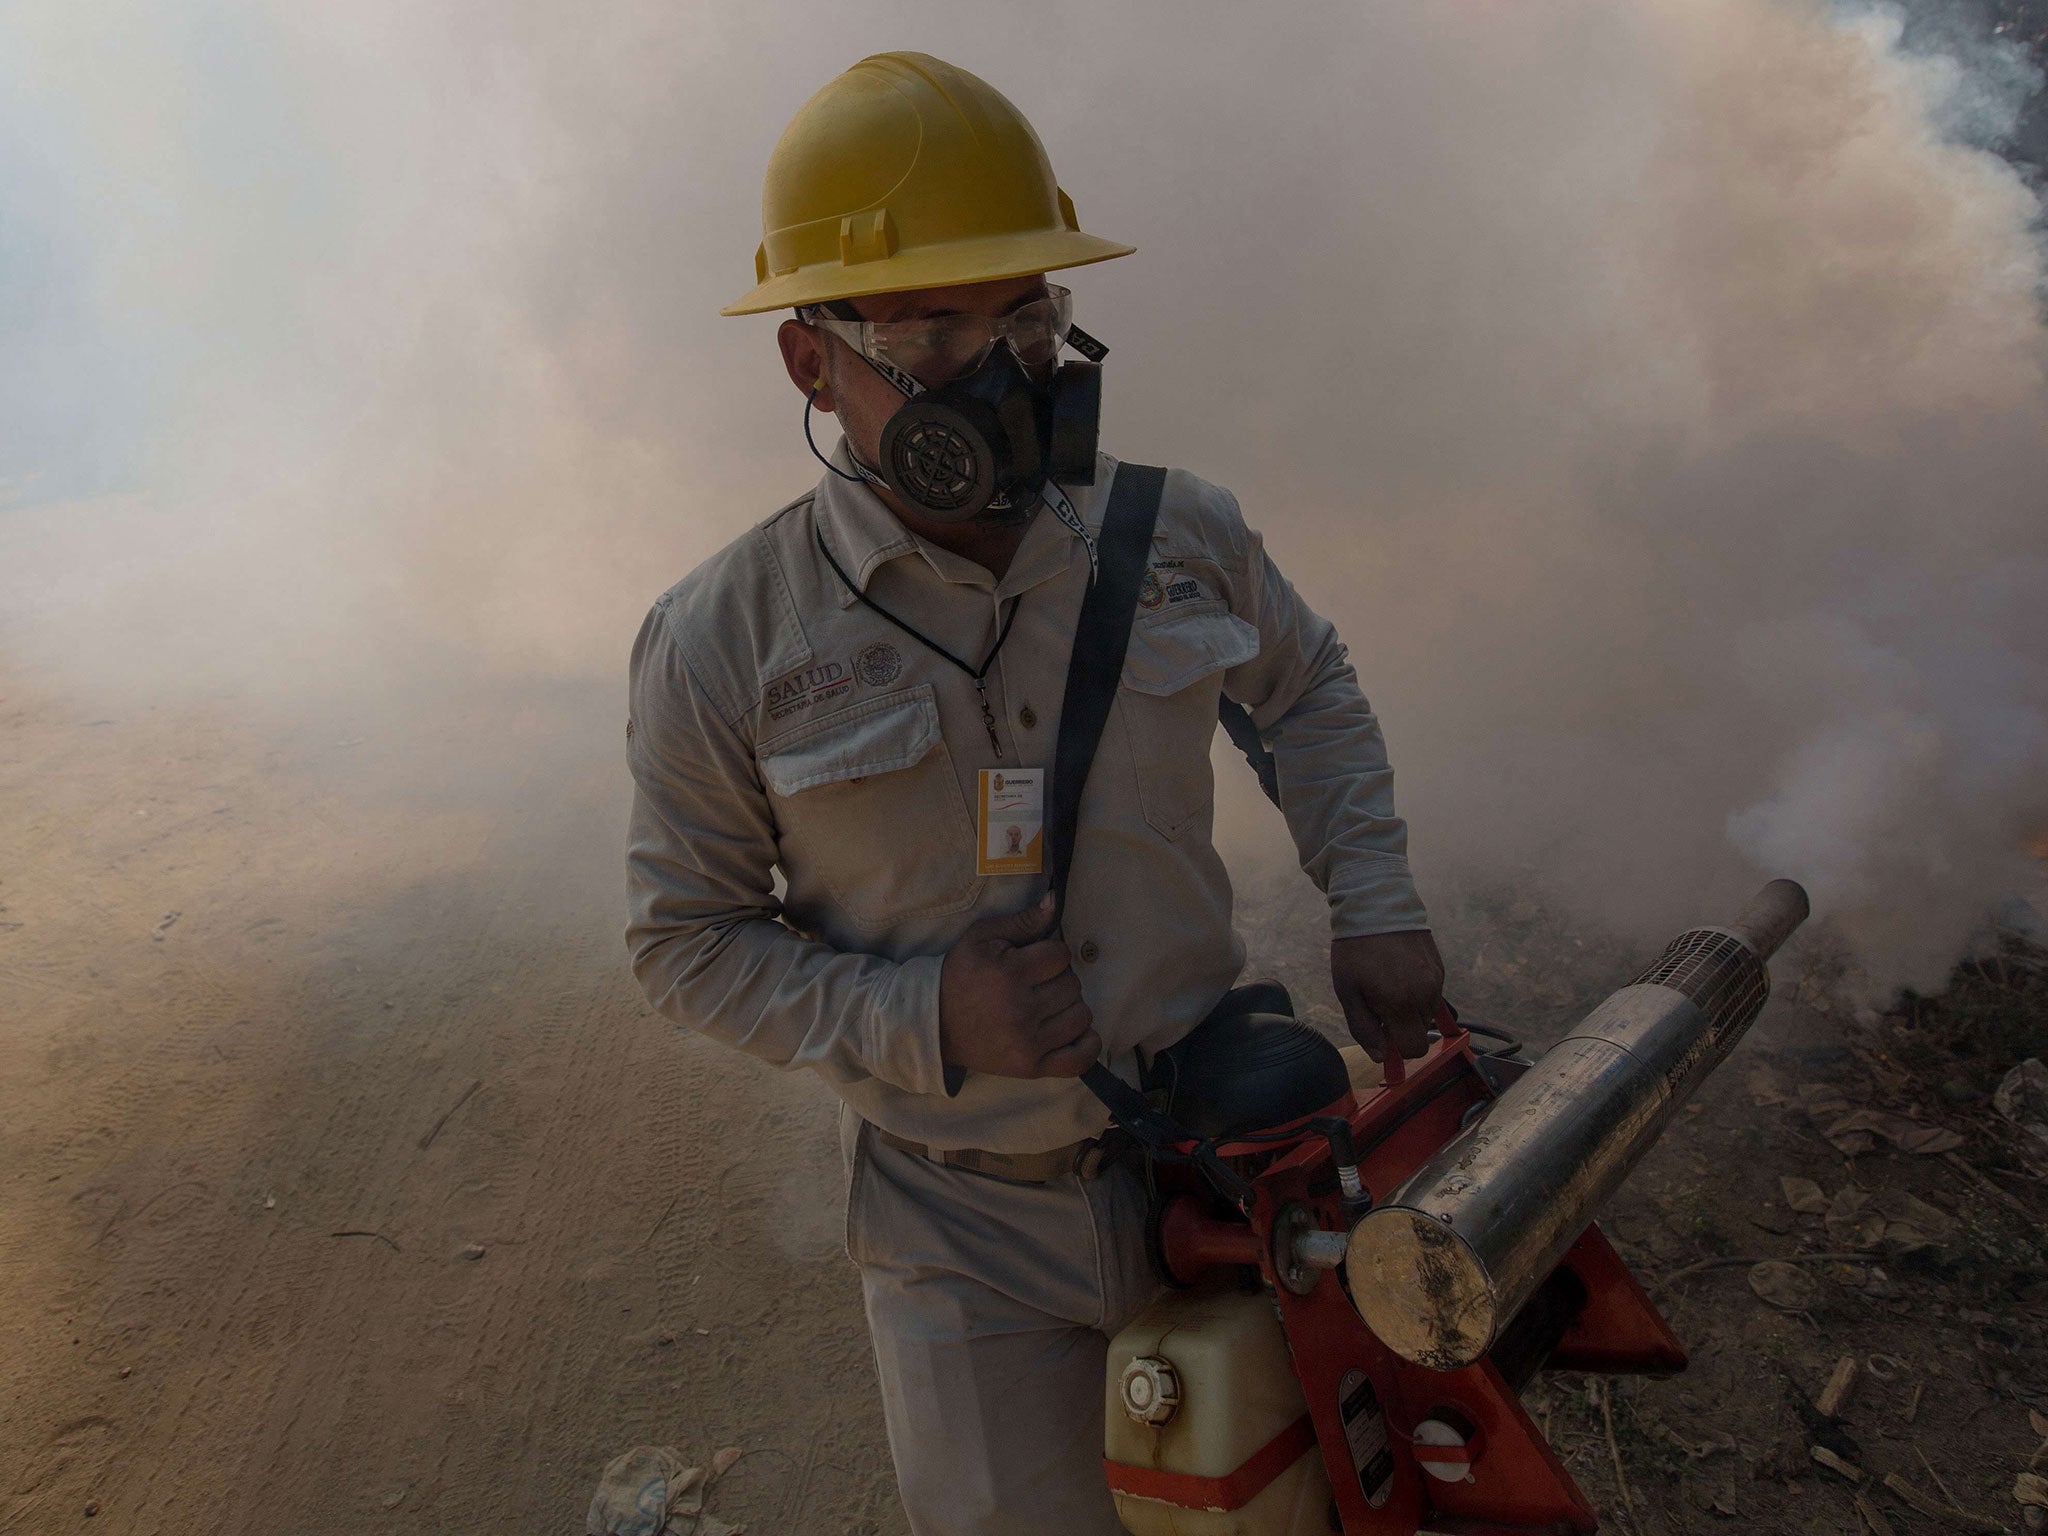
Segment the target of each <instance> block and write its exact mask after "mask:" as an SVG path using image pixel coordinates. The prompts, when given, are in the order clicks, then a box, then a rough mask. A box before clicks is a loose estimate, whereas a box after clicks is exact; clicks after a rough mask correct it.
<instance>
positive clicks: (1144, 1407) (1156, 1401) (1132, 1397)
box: [1117, 1355, 1180, 1427]
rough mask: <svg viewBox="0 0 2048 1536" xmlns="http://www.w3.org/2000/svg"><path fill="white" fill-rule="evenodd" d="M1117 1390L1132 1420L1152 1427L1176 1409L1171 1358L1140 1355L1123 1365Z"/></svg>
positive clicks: (1175, 1374)
mask: <svg viewBox="0 0 2048 1536" xmlns="http://www.w3.org/2000/svg"><path fill="white" fill-rule="evenodd" d="M1117 1393H1118V1396H1119V1397H1121V1398H1122V1399H1123V1405H1124V1412H1125V1413H1126V1414H1128V1415H1130V1418H1131V1420H1132V1422H1133V1423H1137V1424H1151V1425H1154V1426H1155V1427H1156V1426H1158V1425H1160V1424H1164V1423H1165V1422H1166V1421H1167V1420H1168V1419H1171V1418H1172V1417H1173V1416H1174V1414H1176V1413H1177V1412H1179V1411H1180V1372H1179V1371H1176V1370H1175V1369H1174V1368H1173V1362H1172V1361H1171V1360H1162V1359H1161V1358H1160V1357H1159V1356H1157V1355H1140V1356H1138V1357H1137V1358H1136V1359H1135V1360H1133V1361H1132V1362H1131V1363H1130V1364H1129V1365H1127V1366H1125V1367H1124V1374H1123V1379H1122V1380H1121V1381H1120V1382H1119V1383H1118V1384H1117Z"/></svg>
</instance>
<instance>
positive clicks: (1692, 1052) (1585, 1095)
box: [1344, 880, 1808, 1370]
mask: <svg viewBox="0 0 2048 1536" xmlns="http://www.w3.org/2000/svg"><path fill="white" fill-rule="evenodd" d="M1807 913H1808V903H1807V899H1806V892H1805V891H1804V890H1802V889H1801V888H1800V887H1799V885H1798V884H1796V883H1795V882H1793V881H1791V880H1773V881H1772V882H1771V883H1770V884H1769V885H1767V886H1765V887H1764V888H1763V889H1762V890H1761V891H1759V892H1758V893H1757V894H1756V896H1755V898H1754V899H1753V900H1751V902H1750V903H1749V905H1748V906H1747V907H1745V908H1744V909H1743V911H1742V915H1741V916H1740V917H1738V918H1737V919H1736V920H1735V921H1734V922H1733V923H1732V924H1730V925H1729V926H1728V927H1726V928H1695V929H1692V930H1690V931H1689V932H1686V933H1682V934H1680V935H1679V936H1678V937H1677V938H1675V939H1673V940H1672V941H1671V943H1670V944H1668V945H1667V946H1666V947H1665V950H1664V953H1663V954H1662V955H1660V956H1659V957H1658V958H1657V960H1656V962H1655V963H1654V964H1652V965H1651V966H1650V967H1649V968H1648V969H1647V970H1645V971H1644V972H1643V973H1642V975H1640V976H1639V977H1637V978H1636V980H1635V981H1634V982H1632V983H1631V984H1630V985H1628V986H1626V987H1623V988H1622V989H1621V990H1620V991H1618V992H1616V993H1615V994H1614V995H1613V996H1611V997H1609V998H1608V999H1607V1000H1606V1001H1605V1002H1603V1003H1601V1004H1600V1006H1599V1007H1597V1008H1595V1009H1594V1010H1593V1011H1592V1012H1591V1013H1590V1014H1588V1015H1587V1016H1586V1017H1585V1019H1584V1020H1582V1021H1581V1022H1580V1023H1579V1025H1578V1026H1577V1027H1576V1028H1575V1029H1573V1030H1572V1031H1571V1033H1569V1034H1568V1035H1566V1036H1565V1038H1564V1039H1562V1040H1560V1041H1559V1042H1558V1043H1557V1044H1556V1045H1554V1046H1552V1047H1551V1049H1550V1050H1549V1051H1548V1052H1546V1053H1545V1054H1544V1056H1543V1059H1542V1060H1541V1061H1539V1062H1537V1063H1536V1065H1535V1066H1533V1067H1531V1068H1530V1069H1529V1070H1528V1071H1527V1072H1524V1073H1523V1074H1522V1075H1521V1076H1520V1077H1519V1078H1517V1079H1516V1080H1515V1081H1514V1083H1512V1084H1511V1085H1510V1086H1509V1087H1508V1089H1507V1090H1506V1091H1505V1092H1504V1093H1503V1094H1502V1095H1501V1096H1500V1098H1499V1099H1497V1100H1496V1101H1495V1102H1494V1104H1493V1106H1492V1108H1491V1109H1489V1110H1488V1111H1487V1113H1486V1114H1485V1115H1483V1116H1482V1117H1481V1118H1480V1119H1479V1120H1478V1121H1477V1122H1476V1123H1475V1124H1473V1125H1472V1126H1470V1127H1469V1128H1468V1129H1466V1130H1464V1131H1462V1132H1460V1133H1459V1134H1458V1135H1456V1136H1454V1137H1452V1138H1451V1139H1450V1140H1449V1141H1447V1142H1446V1143H1444V1145H1443V1146H1442V1147H1440V1148H1438V1149H1437V1151H1436V1153H1435V1155H1433V1156H1432V1157H1430V1158H1429V1160H1428V1161H1427V1162H1425V1163H1424V1164H1423V1165H1422V1166H1421V1167H1420V1168H1418V1169H1417V1170H1416V1171H1415V1173H1414V1174H1413V1175H1411V1176H1410V1177H1409V1178H1408V1180H1407V1181H1406V1182H1405V1183H1403V1184H1402V1185H1401V1187H1400V1188H1399V1189H1397V1190H1395V1191H1394V1192H1393V1193H1392V1194H1391V1195H1389V1196H1388V1198H1387V1199H1386V1200H1384V1201H1383V1202H1381V1204H1380V1206H1379V1207H1378V1208H1377V1209H1376V1210H1374V1211H1372V1212H1371V1213H1370V1214H1368V1215H1367V1216H1365V1217H1364V1218H1363V1219H1362V1220H1361V1221H1360V1222H1359V1223H1358V1224H1357V1225H1356V1226H1355V1227H1353V1228H1352V1231H1351V1239H1350V1243H1349V1245H1348V1248H1347V1251H1346V1257H1345V1261H1344V1272H1345V1278H1346V1279H1347V1280H1348V1281H1349V1282H1350V1287H1351V1296H1352V1300H1353V1302H1354V1304H1355V1305H1356V1306H1357V1308H1358V1311H1359V1313H1360V1315H1361V1316H1363V1317H1364V1319H1365V1321H1366V1324H1367V1326H1368V1327H1370V1328H1371V1329H1372V1331H1373V1332H1374V1334H1376V1335H1377V1336H1378V1337H1379V1339H1380V1340H1381V1341H1382V1342H1383V1343H1385V1344H1386V1345H1387V1346H1388V1347H1389V1348H1390V1349H1392V1350H1393V1351H1394V1352H1395V1353H1396V1354H1398V1355H1400V1356H1401V1357H1402V1358H1404V1359H1406V1360H1411V1361H1413V1362H1415V1363H1416V1364H1418V1365H1424V1366H1429V1367H1432V1368H1434V1369H1438V1370H1454V1369H1457V1368H1460V1367H1463V1366H1467V1365H1470V1364H1472V1363H1473V1362H1474V1361H1476V1360H1478V1359H1480V1358H1481V1357H1482V1356H1484V1355H1485V1354H1486V1352H1487V1351H1488V1350H1489V1349H1490V1348H1492V1346H1493V1342H1494V1340H1495V1339H1496V1338H1498V1337H1499V1335H1500V1331H1501V1330H1502V1329H1503V1328H1504V1327H1506V1326H1507V1324H1508V1322H1509V1321H1510V1320H1511V1319H1512V1318H1513V1317H1514V1316H1515V1314H1516V1313H1517V1312H1518V1311H1520V1310H1521V1308H1522V1305H1523V1303H1525V1302H1526V1301H1527V1300H1528V1299H1529V1296H1530V1294H1531V1293H1532V1292H1533V1291H1534V1290H1535V1289H1536V1287H1537V1286H1538V1285H1539V1284H1541V1283H1542V1282H1543V1280H1544V1279H1545V1278H1546V1277H1547V1276H1548V1275H1549V1274H1550V1272H1551V1271H1552V1270H1553V1269H1554V1268H1555V1267H1556V1266H1557V1262H1558V1260H1559V1259H1560V1258H1561V1257H1562V1256H1563V1254H1564V1251H1565V1249H1566V1248H1568V1247H1570V1246H1571V1243H1572V1240H1573V1239H1574V1238H1576V1237H1577V1236H1578V1234H1579V1233H1580V1232H1581V1231H1582V1230H1583V1229H1584V1228H1585V1226H1586V1224H1587V1222H1588V1221H1590V1220H1591V1219H1592V1214H1593V1212H1594V1210H1595V1209H1596V1208H1597V1207H1598V1206H1599V1205H1600V1203H1601V1202H1602V1201H1604V1200H1605V1199H1606V1198H1607V1197H1608V1196H1609V1195H1610V1194H1612V1193H1613V1191H1614V1189H1615V1187H1616V1186H1617V1185H1618V1184H1620V1183H1621V1181H1622V1179H1623V1178H1625V1177H1626V1176H1627V1174H1628V1172H1629V1170H1630V1169H1631V1168H1633V1167H1634V1166H1635V1164H1636V1162H1637V1161H1638V1160H1639V1159H1640V1158H1641V1157H1642V1155H1643V1153H1644V1152H1645V1151H1647V1150H1648V1149H1649V1148H1650V1146H1651V1145H1652V1144H1653V1143H1655V1141H1656V1139H1657V1137H1658V1136H1659V1135H1660V1134H1661V1133H1662V1131H1663V1129H1664V1127H1665V1125H1666V1124H1668V1123H1669V1121H1670V1119H1671V1116H1672V1115H1673V1114H1674V1113H1676V1112H1677V1110H1678V1107H1679V1106H1680V1105H1681V1104H1683V1103H1684V1102H1685V1100H1686V1099H1687V1098H1688V1097H1690V1096H1691V1094H1692V1091H1693V1090H1694V1089H1695V1088H1697V1087H1698V1086H1699V1083H1700V1081H1701V1080H1702V1079H1703V1078H1705V1077H1706V1075H1707V1074H1708V1073H1709V1072H1711V1071H1713V1069H1714V1068H1715V1067H1716V1066H1718V1065H1719V1064H1720V1063H1721V1061H1722V1059H1723V1058H1724V1057H1725V1056H1727V1054H1728V1052H1729V1051H1730V1050H1732V1049H1733V1048H1734V1046H1735V1043H1736V1042H1737V1041H1738V1040H1740V1039H1741V1038H1742V1035H1743V1033H1744V1032H1745V1031H1746V1030H1748V1028H1749V1026H1750V1025H1751V1024H1752V1023H1753V1022H1755V1020H1756V1016H1757V1015H1758V1014H1759V1013H1761V1012H1762V1011H1763V1006H1764V1002H1765V1000H1766V999H1767V998H1768V997H1769V995H1770V977H1769V974H1768V973H1767V972H1766V971H1765V969H1764V962H1765V961H1766V960H1768V959H1769V958H1770V956H1771V955H1772V954H1773V953H1775V952H1776V950H1777V949H1778V947H1779V946H1780V945H1781V944H1783V943H1784V942H1785V940H1786V939H1787V938H1788V937H1789V936H1790V935H1791V933H1792V931H1793V930H1794V929H1796V928H1797V927H1798V926H1799V925H1800V924H1801V923H1802V922H1804V921H1805V920H1806V916H1807Z"/></svg>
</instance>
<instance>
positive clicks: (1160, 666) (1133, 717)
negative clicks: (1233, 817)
mask: <svg viewBox="0 0 2048 1536" xmlns="http://www.w3.org/2000/svg"><path fill="white" fill-rule="evenodd" d="M1258 654H1259V632H1258V631H1257V630H1256V629H1254V628H1252V626H1251V625H1249V624H1247V623H1246V622H1245V621H1244V620H1243V619H1240V618H1239V617H1238V616H1237V615H1236V614H1234V613H1232V612H1231V611H1230V610H1229V609H1228V608H1226V607H1224V605H1223V604H1222V603H1221V602H1209V603H1204V604H1202V605H1201V606H1199V607H1197V606H1195V605H1193V604H1189V605H1187V606H1184V607H1177V608H1169V609H1167V610H1166V611H1165V612H1163V613H1161V614H1159V615H1158V616H1157V617H1152V616H1147V615H1142V614H1141V615H1140V618H1139V621H1138V623H1137V624H1136V625H1134V626H1133V627H1132V630H1131V645H1130V649H1129V650H1128V651H1126V652H1125V653H1124V675H1123V686H1122V687H1121V688H1119V689H1118V690H1117V700H1116V702H1117V712H1118V713H1119V714H1120V715H1121V716H1122V717H1123V724H1124V738H1125V744H1126V747H1127V750H1128V751H1129V753H1130V757H1131V766H1132V770H1133V772H1134V774H1135V775H1136V778H1137V782H1138V799H1139V801H1140V803H1141V804H1142V806H1143V807H1144V812H1145V820H1146V822H1147V823H1148V824H1149V825H1150V826H1151V828H1152V830H1153V831H1155V832H1157V833H1159V834H1160V835H1161V836H1162V837H1166V838H1178V837H1179V836H1180V835H1181V834H1182V833H1183V832H1185V831H1187V829H1188V828H1189V826H1191V825H1192V824H1194V822H1195V821H1196V820H1197V818H1200V817H1204V816H1206V815H1207V814H1208V813H1209V811H1210V809H1211V805H1212V803H1213V801H1214V798H1215V793H1216V783H1215V776H1214V775H1213V774H1212V773H1211V772H1210V771H1209V743H1210V741H1211V739H1212V738H1213V737H1214V736H1215V734H1216V702H1217V699H1218V698H1219V697H1220V696H1221V694H1222V692H1223V674H1224V673H1225V672H1227V671H1228V670H1230V668H1232V667H1235V666H1239V665H1242V664H1243V663H1244V662H1247V661H1250V660H1251V659H1252V658H1253V657H1255V656H1257V655H1258Z"/></svg>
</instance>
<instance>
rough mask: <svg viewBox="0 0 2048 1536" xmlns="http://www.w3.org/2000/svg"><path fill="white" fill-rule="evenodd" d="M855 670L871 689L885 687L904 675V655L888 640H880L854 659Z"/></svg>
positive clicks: (856, 674) (855, 673)
mask: <svg viewBox="0 0 2048 1536" xmlns="http://www.w3.org/2000/svg"><path fill="white" fill-rule="evenodd" d="M853 670H854V675H855V676H857V677H858V678H859V679H860V680H861V681H862V682H864V683H866V684H867V685H868V686H869V687H870V688H880V687H883V686H884V685H885V684H888V683H893V682H895V681H896V679H897V678H898V677H900V676H902V675H903V653H902V652H901V651H899V650H897V649H896V647H895V646H893V645H891V644H889V643H888V642H887V641H886V640H878V641H876V642H875V644H873V645H871V646H868V647H867V648H866V649H865V650H863V651H862V652H861V653H860V654H859V655H858V656H856V657H854V658H853Z"/></svg>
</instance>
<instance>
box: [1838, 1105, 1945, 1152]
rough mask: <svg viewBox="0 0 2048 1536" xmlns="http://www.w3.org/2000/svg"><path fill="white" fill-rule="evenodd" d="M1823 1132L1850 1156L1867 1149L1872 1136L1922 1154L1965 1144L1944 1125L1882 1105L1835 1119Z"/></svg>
mask: <svg viewBox="0 0 2048 1536" xmlns="http://www.w3.org/2000/svg"><path fill="white" fill-rule="evenodd" d="M1821 1134H1822V1135H1823V1136H1825V1137H1826V1138H1827V1139H1828V1143H1829V1145H1830V1146H1832V1147H1833V1148H1834V1149H1835V1150H1836V1151H1837V1152H1842V1153H1845V1154H1847V1155H1848V1156H1851V1157H1855V1156H1859V1155H1861V1154H1862V1153H1865V1152H1868V1151H1869V1150H1870V1149H1871V1147H1872V1146H1873V1145H1874V1142H1873V1140H1872V1138H1873V1137H1883V1138H1884V1139H1885V1140H1886V1141H1888V1142H1890V1143H1891V1144H1892V1145H1893V1146H1895V1147H1897V1148H1898V1149H1899V1150H1900V1151H1901V1152H1912V1153H1916V1154H1918V1155H1920V1156H1923V1157H1927V1156H1933V1155H1936V1154H1938V1153H1942V1152H1953V1151H1955V1149H1956V1148H1957V1147H1960V1146H1961V1145H1962V1144H1963V1138H1962V1137H1960V1136H1958V1135H1957V1134H1956V1133H1955V1132H1954V1131H1951V1130H1948V1129H1946V1128H1945V1127H1942V1126H1939V1125H1926V1124H1923V1123H1922V1122H1920V1121H1918V1120H1909V1119H1908V1118H1907V1117H1906V1116H1904V1115H1893V1114H1887V1113H1886V1112H1885V1111H1883V1110H1881V1109H1859V1110H1857V1111H1856V1112H1855V1113H1854V1114H1851V1115H1845V1116H1844V1117H1843V1118H1842V1119H1840V1120H1837V1121H1835V1122H1834V1123H1833V1124H1832V1125H1830V1126H1828V1128H1827V1129H1826V1130H1824V1131H1822V1132H1821Z"/></svg>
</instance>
